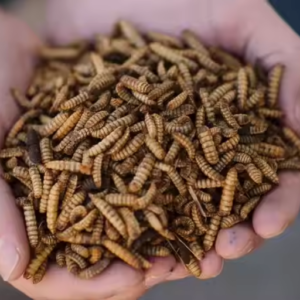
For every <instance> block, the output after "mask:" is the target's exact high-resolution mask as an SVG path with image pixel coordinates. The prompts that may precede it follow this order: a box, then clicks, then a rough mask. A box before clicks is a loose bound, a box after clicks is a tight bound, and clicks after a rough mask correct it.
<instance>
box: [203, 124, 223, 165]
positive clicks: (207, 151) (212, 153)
mask: <svg viewBox="0 0 300 300" xmlns="http://www.w3.org/2000/svg"><path fill="white" fill-rule="evenodd" d="M198 138H199V141H200V144H201V146H202V149H203V152H204V156H205V159H206V160H207V161H208V163H210V164H211V165H215V164H217V163H218V162H219V155H218V152H217V149H216V146H215V143H214V140H213V137H212V134H211V132H210V130H209V128H208V127H206V126H203V127H201V128H199V131H198Z"/></svg>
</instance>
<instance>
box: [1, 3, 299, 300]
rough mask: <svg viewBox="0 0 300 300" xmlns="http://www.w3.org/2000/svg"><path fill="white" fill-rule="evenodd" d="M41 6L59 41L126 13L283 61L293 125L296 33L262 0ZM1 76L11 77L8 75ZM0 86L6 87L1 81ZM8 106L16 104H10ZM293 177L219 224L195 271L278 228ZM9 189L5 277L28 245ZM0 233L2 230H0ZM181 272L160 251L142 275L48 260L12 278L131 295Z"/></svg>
mask: <svg viewBox="0 0 300 300" xmlns="http://www.w3.org/2000/svg"><path fill="white" fill-rule="evenodd" d="M132 7H134V9H132ZM48 12H49V15H48V17H49V23H48V24H49V27H48V28H49V31H48V32H49V36H50V37H51V38H52V40H54V41H57V42H60V43H65V42H68V41H71V40H73V39H76V38H81V37H82V36H85V37H91V36H92V35H93V34H95V33H98V32H99V31H103V32H107V31H109V30H110V29H111V26H112V24H113V23H114V22H115V21H116V20H117V19H118V18H126V19H128V20H131V21H133V22H134V23H135V24H137V25H139V26H140V27H141V29H143V30H147V29H152V30H157V31H161V30H162V31H165V32H168V33H174V34H176V33H179V32H180V30H181V29H184V28H191V29H193V30H195V31H197V32H198V33H199V35H200V36H201V37H202V39H203V41H204V42H206V43H208V44H213V45H219V46H222V47H224V48H225V49H227V50H230V51H232V52H235V53H237V54H240V55H243V56H244V57H245V58H247V59H248V60H249V61H251V62H254V61H256V60H259V61H260V62H261V63H262V64H263V65H264V67H266V68H267V69H268V68H270V67H272V66H273V65H274V64H276V63H282V64H284V65H285V66H286V73H285V78H284V82H283V85H282V89H281V100H280V101H281V103H282V104H283V105H282V107H283V109H284V111H285V113H286V116H287V120H286V121H287V123H288V125H290V126H292V127H293V128H294V129H296V130H298V132H300V125H298V124H300V123H299V122H298V119H299V114H300V112H299V106H298V104H297V100H298V99H297V97H299V92H300V91H299V89H298V85H297V84H298V82H299V80H300V70H299V69H298V68H297V66H296V64H295V62H296V60H297V58H298V56H297V50H298V48H299V45H300V43H299V38H298V37H297V35H296V34H295V33H294V32H293V31H292V30H291V29H290V28H289V27H288V26H287V25H286V24H285V23H284V22H283V21H282V20H281V19H280V18H279V17H278V16H277V15H276V13H275V12H274V11H273V10H272V8H271V7H270V6H269V5H268V4H267V3H266V2H265V1H263V0H228V1H227V2H226V6H225V5H224V1H222V0H202V1H200V0H189V1H187V0H175V1H172V3H171V4H170V3H168V2H167V1H164V2H161V1H151V2H149V4H148V5H145V3H144V2H141V1H138V0H128V1H123V0H115V1H114V2H112V3H105V6H104V5H103V6H102V7H101V6H99V1H96V0H85V1H83V0H81V1H79V0H78V1H76V6H75V5H74V2H73V1H70V0H64V1H57V0H52V1H51V2H49V10H48ZM273 33H275V35H273ZM278 37H279V38H280V39H279V38H278ZM10 55H11V54H10ZM1 57H3V56H1ZM7 57H9V56H7ZM28 57H30V56H28ZM24 79H25V76H24ZM8 84H10V85H11V84H13V85H16V82H15V78H13V80H12V82H9V83H8ZM5 87H6V89H8V85H7V86H5ZM2 101H4V100H2ZM12 111H13V112H16V110H15V109H12ZM8 116H9V115H8V114H7V115H6V117H7V120H10V118H12V116H13V113H11V115H10V118H9V117H8ZM3 124H4V123H3ZM10 125H11V121H7V123H6V127H5V126H4V125H3V126H4V129H5V128H8V127H9V126H10ZM299 179H300V176H299V175H296V174H284V175H283V176H282V177H281V185H280V187H279V188H278V189H277V190H275V191H274V192H272V193H270V195H268V196H267V197H266V198H265V199H264V201H263V202H262V203H261V204H260V205H259V207H258V208H257V209H256V211H255V214H254V219H253V224H252V225H251V224H248V225H238V226H236V227H234V228H232V229H229V230H222V231H221V232H220V234H219V236H218V239H217V244H216V251H211V252H210V253H209V254H208V255H207V257H206V258H205V259H204V260H203V261H202V262H201V265H202V269H203V274H202V277H203V278H210V277H214V276H216V275H218V274H219V273H220V272H221V269H222V258H225V259H233V258H238V257H241V256H243V255H245V254H246V253H249V252H250V251H252V250H253V249H254V248H256V247H257V246H259V245H260V244H261V242H262V240H263V239H265V238H270V237H273V236H276V235H278V234H280V233H281V232H282V231H283V230H284V229H285V228H286V227H287V226H288V225H289V224H290V223H291V222H292V221H293V219H294V218H295V217H296V215H297V213H298V211H299V205H300V200H299V199H298V198H297V195H298V194H299V190H300V187H297V182H298V180H299ZM2 185H3V186H4V184H3V183H2ZM3 189H4V190H5V188H3ZM6 191H7V188H6ZM288 192H289V193H288ZM3 193H4V191H3ZM7 194H8V192H6V195H7ZM285 196H286V197H285ZM9 197H10V198H11V195H10V196H6V199H3V200H2V201H3V202H5V203H4V204H3V207H5V206H8V205H10V206H9V207H8V208H7V210H9V211H8V212H7V211H5V210H4V209H2V210H1V212H0V213H1V214H3V216H2V215H0V220H1V221H0V222H3V224H2V223H0V230H4V229H6V227H4V224H7V223H8V222H9V221H10V220H11V219H13V220H16V221H14V224H17V225H16V227H14V228H9V230H12V231H13V230H14V231H13V232H12V233H11V234H10V235H9V237H11V238H14V243H15V245H17V247H18V248H19V249H21V250H20V253H22V255H21V260H20V263H19V264H18V265H17V269H16V271H14V272H13V275H12V276H13V277H11V278H12V279H15V278H17V277H18V275H20V273H21V272H22V269H23V268H24V265H25V264H26V262H27V257H28V256H27V255H28V253H27V252H26V251H27V248H26V246H25V245H26V244H25V242H24V240H25V238H24V231H23V230H22V229H21V222H20V221H19V223H17V220H18V219H17V217H15V218H14V216H15V215H16V214H17V212H16V211H15V208H14V207H12V204H10V203H12V199H9ZM4 211H5V215H4ZM8 218H10V219H8ZM6 220H7V221H6ZM18 225H19V227H20V228H18ZM2 232H3V231H2ZM0 236H1V237H2V235H1V231H0ZM5 236H6V235H5ZM26 253H27V254H26ZM186 275H187V274H186V272H185V270H184V268H183V267H182V266H181V265H180V264H176V263H175V261H174V259H173V258H168V259H163V260H161V259H159V260H157V261H156V262H155V263H154V267H153V269H151V270H149V271H148V272H147V273H146V274H145V278H144V275H143V274H141V273H139V272H135V271H133V270H132V269H130V268H129V267H127V266H125V265H123V264H121V263H120V264H116V265H114V266H113V267H112V268H110V269H109V270H108V271H107V272H106V273H105V274H104V276H100V277H99V278H98V279H97V278H96V279H95V280H92V281H89V282H83V281H81V280H78V279H76V278H73V277H72V276H71V275H69V274H67V273H66V272H65V271H61V270H57V269H55V268H53V269H51V271H50V272H49V274H48V275H47V276H46V277H45V280H43V281H42V282H41V283H40V284H39V285H37V286H33V285H32V284H31V283H30V282H29V281H25V280H24V279H22V278H20V279H18V280H16V281H13V282H12V284H13V285H14V286H15V287H16V288H18V289H20V290H21V291H23V292H25V293H26V294H27V295H29V296H30V297H33V298H35V299H47V298H51V299H64V300H65V299H75V300H76V299H111V300H113V299H130V300H131V299H132V300H134V299H137V298H138V297H139V296H140V295H141V294H142V293H144V291H145V290H146V288H147V287H150V286H153V285H155V284H158V283H160V282H163V281H167V280H174V279H178V278H183V277H185V276H186ZM145 283H146V285H145Z"/></svg>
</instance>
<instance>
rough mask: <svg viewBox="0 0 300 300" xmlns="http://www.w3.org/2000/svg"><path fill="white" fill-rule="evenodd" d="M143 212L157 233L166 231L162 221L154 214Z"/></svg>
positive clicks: (147, 211)
mask: <svg viewBox="0 0 300 300" xmlns="http://www.w3.org/2000/svg"><path fill="white" fill-rule="evenodd" d="M143 212H144V215H145V218H146V220H147V221H148V223H149V225H150V227H152V228H153V229H154V230H156V231H157V232H159V233H161V232H162V231H163V230H164V226H163V224H162V222H161V221H160V219H159V218H158V217H157V216H156V215H155V214H154V213H153V212H151V211H149V210H144V211H143Z"/></svg>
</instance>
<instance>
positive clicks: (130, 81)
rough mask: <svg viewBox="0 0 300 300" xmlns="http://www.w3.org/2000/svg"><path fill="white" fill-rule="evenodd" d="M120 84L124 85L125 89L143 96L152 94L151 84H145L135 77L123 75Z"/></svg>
mask: <svg viewBox="0 0 300 300" xmlns="http://www.w3.org/2000/svg"><path fill="white" fill-rule="evenodd" d="M120 82H122V83H123V85H124V86H125V87H127V88H128V89H131V90H133V91H136V92H139V93H142V94H147V93H149V92H151V90H152V87H151V85H150V84H149V83H147V82H143V81H141V80H138V79H136V78H134V77H131V76H128V75H123V76H122V77H121V79H120Z"/></svg>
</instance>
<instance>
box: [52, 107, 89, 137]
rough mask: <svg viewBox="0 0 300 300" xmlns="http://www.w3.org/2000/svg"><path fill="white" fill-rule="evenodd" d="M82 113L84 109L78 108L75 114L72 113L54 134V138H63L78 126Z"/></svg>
mask: <svg viewBox="0 0 300 300" xmlns="http://www.w3.org/2000/svg"><path fill="white" fill-rule="evenodd" d="M82 113H83V109H77V110H76V111H75V112H74V113H73V114H71V115H70V117H69V118H68V119H67V120H66V121H65V122H64V124H62V126H61V127H60V128H59V129H58V130H57V131H56V133H55V134H54V135H53V139H58V140H61V139H62V138H64V137H65V136H66V135H67V134H68V133H69V132H70V131H71V130H72V129H73V128H74V127H75V126H76V124H77V122H78V121H79V119H80V117H81V115H82Z"/></svg>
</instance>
